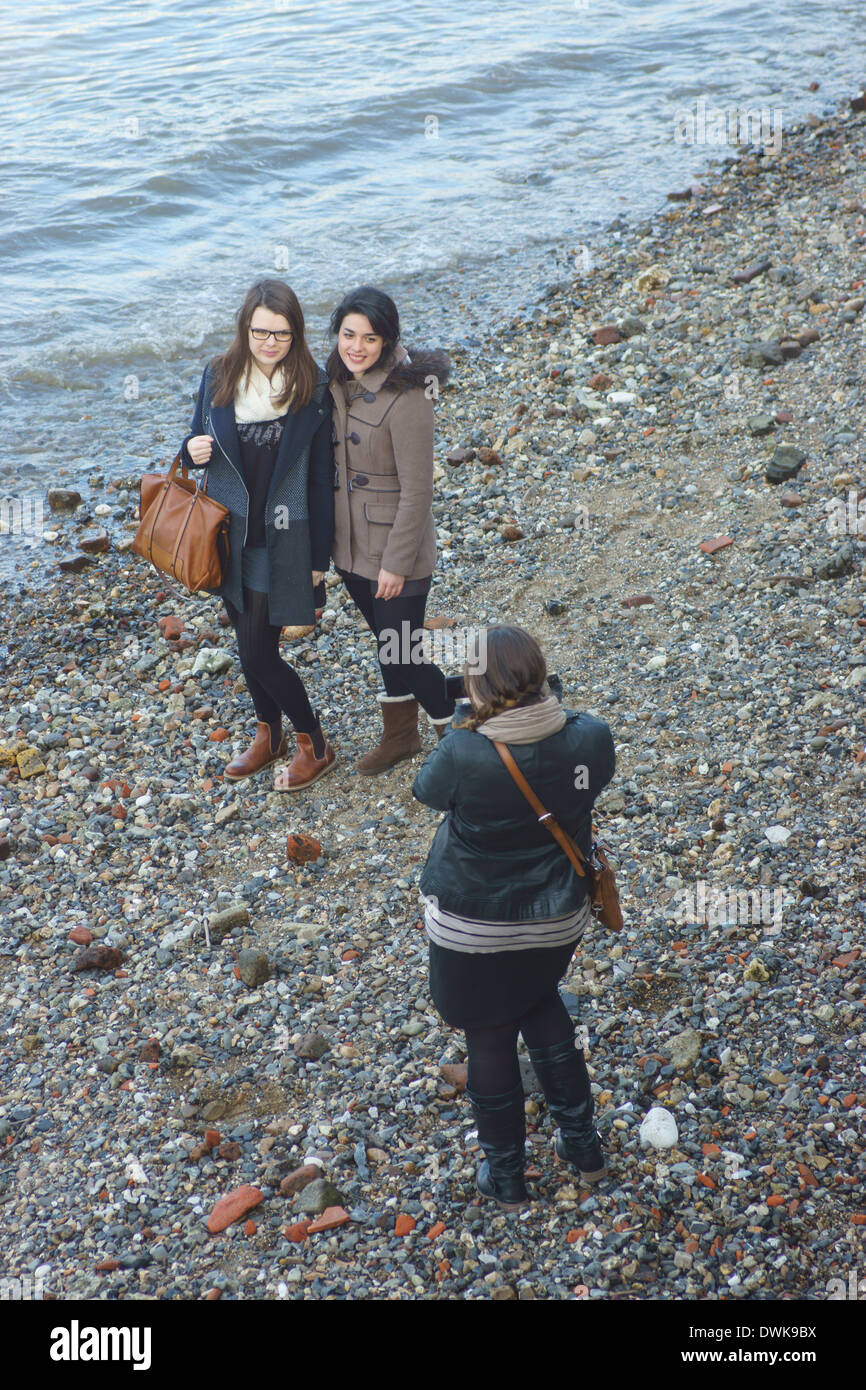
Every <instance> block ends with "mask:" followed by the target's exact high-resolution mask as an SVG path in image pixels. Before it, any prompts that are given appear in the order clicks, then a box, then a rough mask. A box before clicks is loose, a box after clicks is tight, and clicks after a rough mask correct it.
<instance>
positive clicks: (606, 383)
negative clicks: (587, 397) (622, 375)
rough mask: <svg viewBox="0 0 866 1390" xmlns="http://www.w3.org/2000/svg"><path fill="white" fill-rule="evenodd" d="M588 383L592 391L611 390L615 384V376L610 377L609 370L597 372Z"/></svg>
mask: <svg viewBox="0 0 866 1390" xmlns="http://www.w3.org/2000/svg"><path fill="white" fill-rule="evenodd" d="M587 384H588V386H589V389H590V390H591V391H609V390H610V388H611V386H612V385H613V378H612V377H609V376H608V375H607V372H596V373H595V375H594V376H591V377H590V378H589V382H588V383H587Z"/></svg>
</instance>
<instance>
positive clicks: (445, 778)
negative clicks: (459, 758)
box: [412, 737, 458, 811]
mask: <svg viewBox="0 0 866 1390" xmlns="http://www.w3.org/2000/svg"><path fill="white" fill-rule="evenodd" d="M457 780H458V779H457V768H456V765H455V762H454V740H453V738H451V737H446V738H443V739H442V742H441V743H439V744H437V746H436V747H435V748H434V749H433V752H432V753H428V755H427V757H426V758H425V759H424V762H423V763H422V764H421V770H420V772H419V773H418V776H417V777H416V778H415V781H414V782H413V783H412V795H413V796H414V798H415V800H416V801H421V802H423V804H424V805H425V806H432V807H433V809H434V810H435V811H447V810H448V809H449V807H450V806H452V805H453V803H454V793H455V791H456V790H457Z"/></svg>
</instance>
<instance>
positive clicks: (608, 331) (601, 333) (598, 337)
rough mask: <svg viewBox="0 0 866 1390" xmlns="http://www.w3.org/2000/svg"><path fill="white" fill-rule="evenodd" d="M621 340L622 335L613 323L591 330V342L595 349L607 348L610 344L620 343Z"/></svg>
mask: <svg viewBox="0 0 866 1390" xmlns="http://www.w3.org/2000/svg"><path fill="white" fill-rule="evenodd" d="M622 340H623V335H622V333H620V331H619V329H618V328H617V326H616V324H615V323H606V324H603V325H602V327H601V328H596V329H594V330H593V334H592V341H593V342H594V343H595V344H596V346H597V347H609V346H610V345H611V344H612V343H621V342H622Z"/></svg>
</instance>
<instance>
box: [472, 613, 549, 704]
mask: <svg viewBox="0 0 866 1390" xmlns="http://www.w3.org/2000/svg"><path fill="white" fill-rule="evenodd" d="M486 642H487V647H486V667H485V670H484V673H483V674H479V673H477V672H473V663H471V662H468V661H467V663H466V665H465V667H464V670H463V684H464V686H465V688H466V694H467V695H468V696H469V697H470V699H471V700H472V705H473V708H472V712H471V714H469V715H468V716H467V717H466V718H465V719H464V720H462V721H461V723H460V724H458V725H457V726H456V727H457V728H459V729H477V728H478V725H479V724H483V723H484V721H485V719H492V718H493V716H494V715H496V714H502V712H503V710H507V709H514V708H515V707H516V706H517V705H531V704H534V703H535V702H536V701H537V700H539V699H541V698H542V697H543V695H544V694H545V691H544V685H545V682H546V680H547V662H546V661H545V659H544V655H543V653H542V650H541V648H540V647H539V645H538V643H537V642H536V640H535V638H534V637H533V636H532V635H531V633H529V632H527V631H526V630H525V628H522V627H509V626H508V625H507V624H504V623H502V624H499V625H498V626H497V627H489V628H487V631H486Z"/></svg>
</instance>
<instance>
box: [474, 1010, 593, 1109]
mask: <svg viewBox="0 0 866 1390" xmlns="http://www.w3.org/2000/svg"><path fill="white" fill-rule="evenodd" d="M521 1033H522V1034H523V1041H524V1042H525V1043H526V1046H527V1047H530V1048H542V1047H553V1046H554V1044H555V1043H560V1042H565V1041H566V1040H567V1039H568V1038H573V1037H574V1024H573V1023H572V1021H571V1016H570V1015H569V1012H568V1010H567V1008H566V1007H565V1005H564V1004H563V1002H562V1000H561V998H560V997H559V992H558V991H554V993H553V994H551V995H550V996H549V997H548V998H547V999H544V1000H542V1002H541V1003H540V1004H536V1005H535V1007H534V1008H532V1009H530V1010H529V1012H528V1013H525V1014H523V1015H522V1016H521V1017H520V1018H514V1019H511V1020H510V1022H508V1023H501V1024H499V1025H498V1026H497V1027H496V1028H467V1029H466V1047H467V1050H468V1053H469V1059H468V1060H469V1076H468V1080H467V1089H468V1090H470V1091H472V1092H473V1093H474V1094H475V1095H477V1096H501V1095H503V1094H504V1093H505V1092H506V1091H511V1090H513V1089H514V1087H515V1086H519V1085H520V1064H519V1062H518V1060H517V1038H518V1035H519V1034H521Z"/></svg>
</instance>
